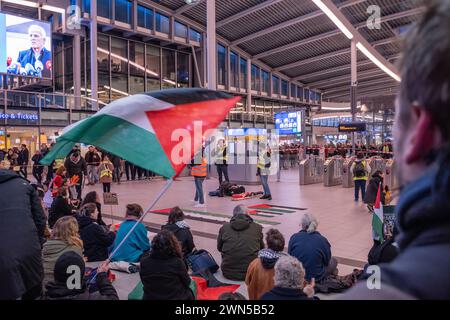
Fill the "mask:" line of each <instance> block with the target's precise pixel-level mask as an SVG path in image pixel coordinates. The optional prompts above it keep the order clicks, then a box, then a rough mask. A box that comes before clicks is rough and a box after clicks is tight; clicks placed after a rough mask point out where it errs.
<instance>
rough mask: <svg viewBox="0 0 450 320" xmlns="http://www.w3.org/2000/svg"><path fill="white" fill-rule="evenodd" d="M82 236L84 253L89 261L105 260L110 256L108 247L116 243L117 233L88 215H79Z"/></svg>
mask: <svg viewBox="0 0 450 320" xmlns="http://www.w3.org/2000/svg"><path fill="white" fill-rule="evenodd" d="M78 224H79V226H80V238H81V240H83V245H84V255H85V256H86V257H87V258H88V261H89V262H91V261H103V260H106V259H107V258H108V247H110V246H111V245H112V244H113V243H114V239H115V238H116V234H115V233H114V232H112V231H107V230H106V229H105V227H102V226H100V225H98V224H97V222H96V221H95V220H93V219H92V218H90V217H87V216H80V217H78Z"/></svg>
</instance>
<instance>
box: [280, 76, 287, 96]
mask: <svg viewBox="0 0 450 320" xmlns="http://www.w3.org/2000/svg"><path fill="white" fill-rule="evenodd" d="M281 95H282V96H287V95H288V82H287V81H286V80H281Z"/></svg>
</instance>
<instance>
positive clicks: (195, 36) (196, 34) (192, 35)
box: [189, 29, 202, 42]
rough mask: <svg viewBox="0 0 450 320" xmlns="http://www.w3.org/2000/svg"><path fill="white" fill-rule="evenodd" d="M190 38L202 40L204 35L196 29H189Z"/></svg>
mask: <svg viewBox="0 0 450 320" xmlns="http://www.w3.org/2000/svg"><path fill="white" fill-rule="evenodd" d="M189 39H190V40H191V41H196V42H201V41H202V35H201V34H200V32H198V31H195V30H194V29H189Z"/></svg>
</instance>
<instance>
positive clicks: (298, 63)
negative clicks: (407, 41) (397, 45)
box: [274, 38, 395, 71]
mask: <svg viewBox="0 0 450 320" xmlns="http://www.w3.org/2000/svg"><path fill="white" fill-rule="evenodd" d="M392 39H395V38H388V39H382V40H378V41H375V42H372V44H371V45H372V46H373V47H376V46H380V45H383V44H387V43H390V42H392ZM346 53H350V47H348V48H345V49H341V50H337V51H332V52H328V53H325V54H322V55H320V56H316V57H312V58H309V59H305V60H299V61H296V62H292V63H289V64H285V65H282V66H279V67H276V68H275V69H274V70H275V71H281V70H286V69H291V68H295V67H299V66H302V65H305V64H308V63H312V62H316V61H320V60H323V59H328V58H332V57H334V56H338V55H343V54H346ZM383 59H384V58H383Z"/></svg>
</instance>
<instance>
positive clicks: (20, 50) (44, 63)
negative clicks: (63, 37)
mask: <svg viewBox="0 0 450 320" xmlns="http://www.w3.org/2000/svg"><path fill="white" fill-rule="evenodd" d="M51 36H52V32H51V24H50V23H49V22H44V21H37V20H32V19H28V18H23V17H17V16H13V15H10V14H5V13H1V12H0V73H9V74H18V75H22V76H30V77H37V78H51V77H52V51H51V50H52V49H51V48H52V38H51Z"/></svg>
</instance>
